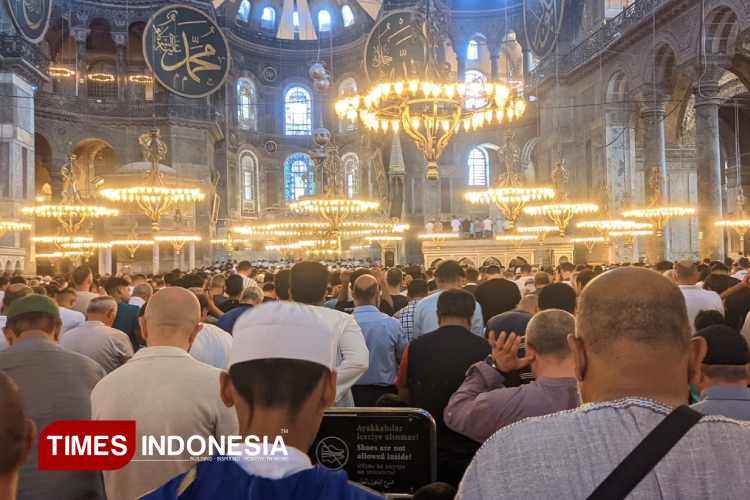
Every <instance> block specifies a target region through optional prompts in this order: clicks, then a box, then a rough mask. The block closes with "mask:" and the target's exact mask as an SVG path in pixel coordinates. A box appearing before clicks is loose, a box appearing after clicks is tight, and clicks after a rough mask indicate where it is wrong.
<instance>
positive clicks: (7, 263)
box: [5, 260, 13, 273]
mask: <svg viewBox="0 0 750 500" xmlns="http://www.w3.org/2000/svg"><path fill="white" fill-rule="evenodd" d="M5 272H6V273H13V263H12V262H11V261H10V260H6V261H5Z"/></svg>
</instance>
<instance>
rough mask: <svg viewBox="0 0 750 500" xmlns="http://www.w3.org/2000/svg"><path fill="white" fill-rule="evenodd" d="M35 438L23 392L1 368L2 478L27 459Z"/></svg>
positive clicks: (0, 473)
mask: <svg viewBox="0 0 750 500" xmlns="http://www.w3.org/2000/svg"><path fill="white" fill-rule="evenodd" d="M33 440H34V424H33V423H32V422H31V421H30V420H28V419H27V418H26V409H25V408H24V404H23V399H21V392H20V391H19V390H18V386H17V385H16V383H15V382H14V381H13V379H11V378H10V377H9V376H8V375H6V374H5V372H3V371H2V370H0V443H3V445H2V446H0V478H2V477H3V476H7V475H9V474H13V473H14V472H15V471H16V470H17V469H18V468H19V467H20V466H21V465H22V464H23V463H24V462H25V461H26V457H27V456H28V453H29V450H30V448H31V444H32V442H33Z"/></svg>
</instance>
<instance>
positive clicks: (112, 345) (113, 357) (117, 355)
mask: <svg viewBox="0 0 750 500" xmlns="http://www.w3.org/2000/svg"><path fill="white" fill-rule="evenodd" d="M60 345H61V346H62V347H64V348H65V349H68V350H70V351H73V352H77V353H78V354H83V355H84V356H88V357H89V358H91V359H93V360H94V361H96V362H97V363H99V364H100V365H101V367H102V368H104V371H106V372H107V373H109V372H111V371H113V370H114V369H115V368H119V367H120V366H121V365H124V364H125V363H127V362H128V360H129V359H130V358H132V357H133V344H131V343H130V338H129V337H128V336H127V335H126V334H125V333H123V332H121V331H120V330H115V329H114V328H110V327H109V326H106V325H105V324H104V323H102V322H101V321H86V322H84V323H82V324H81V325H80V326H77V327H75V328H73V329H72V330H68V331H67V332H66V333H65V335H61V336H60Z"/></svg>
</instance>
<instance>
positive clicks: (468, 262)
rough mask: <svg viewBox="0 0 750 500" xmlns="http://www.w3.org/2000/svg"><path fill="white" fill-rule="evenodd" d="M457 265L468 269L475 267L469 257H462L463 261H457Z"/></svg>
mask: <svg viewBox="0 0 750 500" xmlns="http://www.w3.org/2000/svg"><path fill="white" fill-rule="evenodd" d="M458 263H459V264H460V265H462V266H469V267H476V266H477V265H476V263H475V262H474V259H470V258H469V257H464V258H463V259H461V260H459V261H458Z"/></svg>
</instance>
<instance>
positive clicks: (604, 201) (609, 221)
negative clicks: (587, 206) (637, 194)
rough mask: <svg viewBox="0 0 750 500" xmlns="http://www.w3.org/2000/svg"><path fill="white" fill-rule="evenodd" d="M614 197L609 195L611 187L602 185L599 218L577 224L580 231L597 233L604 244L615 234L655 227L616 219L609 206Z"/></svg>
mask: <svg viewBox="0 0 750 500" xmlns="http://www.w3.org/2000/svg"><path fill="white" fill-rule="evenodd" d="M611 201H612V197H611V196H610V194H609V187H608V186H607V185H606V184H603V185H602V188H601V191H600V193H599V218H598V219H596V220H590V221H583V222H579V223H578V224H576V227H578V228H579V229H588V230H590V231H596V232H597V233H598V234H599V235H600V236H601V237H602V238H604V242H605V243H607V242H608V241H609V239H610V235H611V234H612V233H613V232H616V233H622V232H625V231H634V230H648V229H651V228H652V227H653V226H652V225H651V224H642V223H638V222H636V221H633V220H624V219H615V218H614V217H613V216H612V212H611V211H610V210H609V204H610V202H611Z"/></svg>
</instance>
